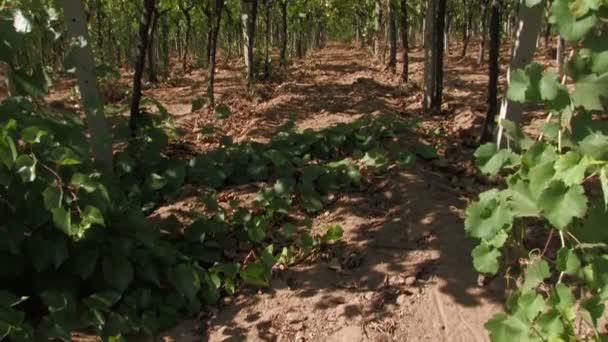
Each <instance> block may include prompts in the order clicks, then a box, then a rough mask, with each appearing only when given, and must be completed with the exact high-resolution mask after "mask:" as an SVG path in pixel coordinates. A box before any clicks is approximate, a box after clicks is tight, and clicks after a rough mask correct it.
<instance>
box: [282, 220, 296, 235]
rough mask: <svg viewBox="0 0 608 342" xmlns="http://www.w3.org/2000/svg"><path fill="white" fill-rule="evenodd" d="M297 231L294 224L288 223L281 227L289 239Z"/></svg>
mask: <svg viewBox="0 0 608 342" xmlns="http://www.w3.org/2000/svg"><path fill="white" fill-rule="evenodd" d="M295 231H296V226H295V225H294V224H293V223H289V222H287V223H285V224H284V225H283V227H281V233H282V234H283V235H284V236H285V237H287V238H289V237H291V236H292V235H293V233H294V232H295Z"/></svg>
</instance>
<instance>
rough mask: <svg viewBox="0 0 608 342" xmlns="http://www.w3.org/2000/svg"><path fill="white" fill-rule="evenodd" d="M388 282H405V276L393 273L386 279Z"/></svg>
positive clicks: (395, 283)
mask: <svg viewBox="0 0 608 342" xmlns="http://www.w3.org/2000/svg"><path fill="white" fill-rule="evenodd" d="M388 283H389V284H390V285H393V286H399V285H403V284H405V278H403V276H401V275H394V276H391V277H390V278H389V279H388Z"/></svg>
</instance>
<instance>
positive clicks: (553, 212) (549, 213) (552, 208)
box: [538, 181, 587, 230]
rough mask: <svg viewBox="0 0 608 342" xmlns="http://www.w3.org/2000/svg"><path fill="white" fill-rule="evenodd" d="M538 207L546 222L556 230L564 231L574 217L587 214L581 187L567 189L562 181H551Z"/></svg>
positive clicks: (585, 199)
mask: <svg viewBox="0 0 608 342" xmlns="http://www.w3.org/2000/svg"><path fill="white" fill-rule="evenodd" d="M538 205H539V207H540V208H541V210H542V211H543V213H544V214H545V216H546V217H547V220H549V222H550V223H551V224H552V225H553V226H555V227H556V228H558V229H560V230H563V229H565V228H566V227H567V226H568V225H569V224H570V223H571V222H572V220H573V219H574V218H575V217H578V218H583V217H584V216H585V214H586V213H587V197H586V196H585V191H584V189H583V187H582V186H580V185H574V186H571V187H567V186H566V185H565V184H564V183H563V182H562V181H553V182H551V184H550V185H549V187H548V188H547V189H546V190H545V191H544V192H543V193H542V194H541V195H540V197H539V199H538Z"/></svg>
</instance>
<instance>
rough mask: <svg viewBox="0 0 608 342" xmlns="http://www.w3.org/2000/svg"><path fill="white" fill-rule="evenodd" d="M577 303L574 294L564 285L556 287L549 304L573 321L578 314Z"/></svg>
mask: <svg viewBox="0 0 608 342" xmlns="http://www.w3.org/2000/svg"><path fill="white" fill-rule="evenodd" d="M575 302H576V299H575V298H574V296H573V295H572V292H571V291H570V289H569V288H568V286H566V285H564V284H563V283H559V284H557V285H555V290H554V292H553V295H552V296H551V298H549V304H551V305H553V307H555V308H556V309H557V311H559V313H560V314H561V315H562V316H563V317H564V318H565V319H567V320H568V321H572V320H573V319H574V318H575V317H576V313H575V312H574V303H575Z"/></svg>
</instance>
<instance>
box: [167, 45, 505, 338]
mask: <svg viewBox="0 0 608 342" xmlns="http://www.w3.org/2000/svg"><path fill="white" fill-rule="evenodd" d="M411 60H412V61H413V63H412V65H411V70H412V73H413V75H415V76H416V75H418V78H420V77H419V74H420V71H421V69H422V63H421V62H422V52H421V51H420V50H416V51H413V53H412V55H411ZM369 61H370V57H369V56H367V55H365V54H364V53H362V52H361V51H359V50H355V49H352V48H350V47H348V46H345V45H339V44H338V45H336V44H334V45H330V46H329V47H328V48H326V49H324V50H322V51H319V52H317V53H315V54H314V55H312V56H311V57H310V58H308V59H307V60H306V61H305V62H303V63H302V64H299V65H296V66H294V67H293V68H292V69H291V70H290V71H289V73H290V75H289V77H286V78H285V80H286V81H285V82H283V83H280V82H279V84H277V85H276V87H275V88H274V90H273V92H272V94H271V95H270V96H268V98H267V99H265V100H262V101H258V102H257V104H255V105H254V106H253V109H251V110H250V111H248V112H247V114H241V115H247V118H246V120H243V121H244V122H245V124H243V125H241V126H239V127H238V129H237V131H238V134H237V135H238V136H239V139H255V140H266V139H268V138H269V137H271V136H272V135H273V134H274V133H275V132H276V130H277V129H278V128H279V127H280V126H282V125H284V124H286V123H288V122H290V120H291V122H293V124H294V125H296V127H298V128H314V129H319V128H323V127H327V126H330V125H333V124H335V123H338V122H349V121H352V120H354V119H355V118H357V117H359V116H361V115H364V114H369V113H372V114H376V115H381V114H383V113H403V114H404V115H407V116H420V115H422V113H421V111H420V106H419V105H418V103H419V97H417V96H419V95H418V92H412V93H411V95H409V96H408V95H407V92H406V91H405V90H403V89H402V88H401V87H400V86H399V81H398V78H397V77H396V76H393V75H390V74H388V73H387V72H385V71H382V70H380V68H379V67H378V66H376V65H373V64H372V63H370V62H369ZM450 65H454V66H453V67H452V66H450ZM448 67H449V68H450V69H449V70H448V75H447V80H448V81H447V82H448V85H447V87H446V88H447V89H448V91H450V89H452V90H454V92H453V93H452V94H453V95H450V96H449V97H448V103H451V104H449V105H448V107H449V106H450V105H451V106H454V107H456V108H452V109H449V110H450V111H451V113H452V114H454V115H456V117H457V118H458V117H460V118H461V120H460V121H463V122H462V123H463V124H465V125H466V129H471V128H474V127H475V124H474V123H478V122H479V120H478V119H479V114H480V111H482V110H483V105H482V102H480V101H481V100H479V99H481V98H483V94H481V93H480V92H482V91H483V85H482V84H480V83H479V82H477V83H475V82H476V81H475V80H476V78H475V77H474V76H473V77H472V76H471V75H472V74H473V75H474V73H473V66H471V65H470V64H467V61H456V62H454V63H448ZM466 70H468V71H470V72H469V73H468V74H465V71H466ZM476 72H477V73H481V72H482V70H476ZM467 77H468V78H467ZM222 78H223V79H225V81H224V84H226V82H227V81H229V82H236V83H237V86H235V87H233V88H230V87H232V85H230V84H228V86H222V85H220V90H219V92H220V98H222V100H223V101H225V102H230V101H231V100H230V99H231V98H232V99H234V98H235V96H236V97H238V96H240V95H239V90H238V74H237V76H234V72H233V73H230V72H227V71H223V72H220V77H219V79H220V80H221V79H222ZM468 87H470V88H468ZM183 91H186V90H183ZM155 96H157V97H160V98H161V100H164V101H165V102H167V104H168V106H169V107H170V108H169V109H170V111H171V110H173V111H175V110H177V112H178V114H180V115H184V116H185V117H187V116H188V114H187V113H186V112H187V109H186V108H187V104H188V103H189V102H188V101H190V100H191V94H190V93H187V92H186V93H184V94H183V97H179V96H175V94H173V96H169V95H166V96H165V98H164V99H163V98H162V96H163V92H162V91H158V92H157V94H155ZM180 99H182V100H180ZM467 99H468V100H467ZM480 103H481V104H480ZM459 115H460V116H459ZM423 117H424V116H423ZM241 119H242V118H241ZM444 119H445V120H446V122H447V120H448V118H444ZM430 120H431V121H433V122H434V124H431V126H433V125H435V126H437V125H436V121H441V120H436V119H430ZM469 121H470V122H469ZM439 126H441V125H439ZM444 126H445V125H444ZM457 129H460V128H457ZM453 130H454V129H452V132H449V134H448V135H449V136H451V137H453V136H454V134H456V135H458V134H461V133H462V132H460V133H459V132H454V131H453ZM460 130H463V129H460ZM446 144H447V148H448V149H449V148H458V146H453V145H454V144H457V143H454V142H450V140H449V139H448V142H447V143H446ZM450 144H452V146H451V147H450ZM448 162H449V161H448ZM443 163H444V164H445V163H446V161H444V162H443ZM454 177H457V176H455V175H454V174H453V173H451V172H448V171H445V173H442V172H441V170H440V171H437V168H436V167H434V165H431V163H426V162H421V163H419V164H417V165H416V166H415V167H413V168H412V169H409V170H408V171H403V170H397V169H392V170H390V171H389V172H388V174H386V175H385V176H384V177H383V178H381V179H379V180H378V182H377V183H376V184H374V185H373V186H372V187H370V188H368V189H367V190H366V191H364V192H355V193H347V194H345V195H342V196H341V197H339V198H338V199H337V200H336V201H335V202H334V203H333V204H332V205H331V206H330V207H328V208H327V209H326V212H324V213H323V214H321V215H320V216H319V217H318V218H317V219H316V224H322V223H336V224H339V225H341V226H342V227H343V229H344V231H345V234H344V238H343V240H342V241H341V242H340V244H338V245H336V246H335V247H334V248H333V249H332V251H331V256H330V257H329V258H327V261H316V262H314V263H310V264H302V265H298V266H295V267H293V268H290V269H288V270H285V271H282V272H279V273H278V274H276V275H275V278H274V280H273V283H272V287H271V288H270V289H267V290H262V291H259V292H253V290H251V289H249V290H248V289H245V290H244V292H242V293H241V294H240V295H238V297H237V298H234V299H232V300H226V301H225V303H223V305H222V307H221V308H220V309H219V310H217V312H214V313H213V314H211V316H210V317H205V318H203V319H201V322H187V323H185V324H183V325H182V326H181V327H179V328H178V329H176V330H175V331H174V332H173V333H172V334H171V335H172V339H170V340H175V341H199V340H200V331H201V330H202V331H203V336H204V337H203V339H204V340H208V341H242V340H248V341H337V342H339V341H344V342H347V341H348V342H356V341H419V340H425V341H467V342H468V341H485V340H486V339H487V335H486V333H485V330H484V328H483V324H484V323H485V322H486V321H487V319H488V318H489V317H490V316H491V314H492V313H493V312H494V311H496V310H498V309H499V308H500V304H499V303H501V302H502V301H503V299H502V298H501V297H502V295H501V293H502V291H501V290H500V289H498V288H493V287H484V288H480V287H478V286H477V281H476V280H477V276H476V274H475V273H474V272H473V268H472V265H471V258H470V250H471V244H470V242H469V241H468V240H467V239H466V238H465V236H464V231H463V222H462V216H463V208H464V207H465V205H466V202H465V201H466V197H465V196H463V195H462V193H461V192H460V191H459V190H458V188H457V187H456V186H455V185H454V184H455V183H457V182H459V179H457V178H454ZM496 283H498V282H496ZM201 325H202V326H201Z"/></svg>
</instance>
